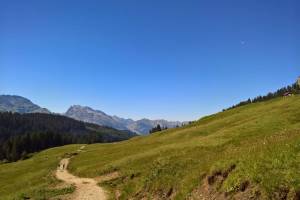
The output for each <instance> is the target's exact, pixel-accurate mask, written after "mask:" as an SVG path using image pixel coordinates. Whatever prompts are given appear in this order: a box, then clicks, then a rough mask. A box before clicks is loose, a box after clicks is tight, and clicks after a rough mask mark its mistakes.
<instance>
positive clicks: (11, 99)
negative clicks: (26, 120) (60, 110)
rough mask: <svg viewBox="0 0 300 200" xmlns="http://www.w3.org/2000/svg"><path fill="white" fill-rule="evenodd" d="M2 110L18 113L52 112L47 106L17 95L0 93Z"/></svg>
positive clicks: (0, 107)
mask: <svg viewBox="0 0 300 200" xmlns="http://www.w3.org/2000/svg"><path fill="white" fill-rule="evenodd" d="M0 111H2V112H17V113H51V112H50V111H49V110H48V109H46V108H41V107H40V106H38V105H36V104H34V103H32V102H31V101H30V100H29V99H26V98H24V97H21V96H17V95H0Z"/></svg>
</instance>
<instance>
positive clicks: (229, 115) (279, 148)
mask: <svg viewBox="0 0 300 200" xmlns="http://www.w3.org/2000/svg"><path fill="white" fill-rule="evenodd" d="M232 164H235V165H236V168H235V169H234V170H233V171H232V172H231V173H230V174H229V176H228V178H227V179H226V180H225V182H224V183H223V184H222V185H221V188H220V190H221V191H227V192H230V191H236V190H238V188H239V186H240V184H241V183H243V182H244V181H249V182H250V185H251V186H252V187H254V186H257V187H259V190H260V191H261V192H262V193H263V195H265V197H266V198H270V195H274V194H276V192H277V191H280V190H282V189H285V188H288V189H289V190H290V193H291V192H292V191H295V190H298V189H300V171H299V168H300V96H294V97H290V98H278V99H274V100H271V101H267V102H263V103H256V104H250V105H247V106H243V107H239V108H236V109H233V110H229V111H225V112H222V113H218V114H215V115H212V116H209V117H205V118H203V119H201V120H199V121H197V122H195V123H194V124H192V125H189V126H185V127H182V128H178V129H171V130H167V131H163V132H159V133H156V134H153V135H151V136H146V137H137V138H133V139H131V140H129V141H124V142H120V143H114V144H93V145H89V146H88V147H87V152H86V153H84V154H80V155H79V156H77V157H76V158H75V159H73V161H72V162H71V166H70V169H71V171H73V172H74V173H75V174H77V175H79V176H88V177H94V176H98V175H101V174H105V173H108V172H111V171H115V170H117V171H119V172H120V173H121V176H122V177H121V178H119V179H117V180H115V181H111V182H108V183H107V185H106V186H107V187H108V188H110V189H113V188H114V189H115V188H117V189H118V190H119V191H121V198H122V199H127V198H129V197H134V198H137V199H139V198H141V197H142V195H145V194H146V195H148V197H149V198H150V199H151V198H153V197H154V196H155V195H157V196H163V195H166V194H167V193H168V192H169V191H171V188H172V191H173V193H174V197H175V198H176V199H183V198H186V197H187V196H189V195H190V194H191V193H192V192H193V190H194V189H195V188H197V187H199V185H201V182H202V180H203V179H204V178H203V177H205V176H206V175H209V174H212V173H213V171H216V170H224V169H227V168H228V167H229V166H231V165H232Z"/></svg>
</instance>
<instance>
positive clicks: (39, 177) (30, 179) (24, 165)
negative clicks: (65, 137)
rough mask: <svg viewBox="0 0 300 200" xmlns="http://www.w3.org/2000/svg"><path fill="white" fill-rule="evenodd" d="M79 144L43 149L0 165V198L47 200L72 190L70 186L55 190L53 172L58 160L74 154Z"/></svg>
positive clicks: (8, 199) (3, 199)
mask: <svg viewBox="0 0 300 200" xmlns="http://www.w3.org/2000/svg"><path fill="white" fill-rule="evenodd" d="M80 146H81V145H68V146H64V147H57V148H52V149H48V150H45V151H43V152H40V153H38V154H35V155H34V156H33V157H32V158H30V159H27V160H23V161H18V162H14V163H7V164H0V199H1V200H12V199H26V198H25V197H27V198H29V197H30V198H33V199H35V200H42V199H48V198H50V197H52V196H57V195H60V194H66V193H70V192H72V191H73V188H72V187H70V186H66V187H59V188H57V187H56V186H57V185H58V184H59V181H58V180H56V179H55V178H54V174H53V172H54V170H55V169H56V167H57V164H58V163H59V161H60V159H61V158H62V157H63V156H64V155H65V154H66V153H71V152H74V151H76V150H77V149H78V148H79V147H80Z"/></svg>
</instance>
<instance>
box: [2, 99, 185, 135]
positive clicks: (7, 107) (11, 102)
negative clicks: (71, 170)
mask: <svg viewBox="0 0 300 200" xmlns="http://www.w3.org/2000/svg"><path fill="white" fill-rule="evenodd" d="M0 111H2V112H18V113H51V112H50V111H49V110H48V109H46V108H41V107H40V106H38V105H36V104H34V103H32V102H31V101H30V100H29V99H26V98H24V97H21V96H16V95H0ZM62 115H65V116H67V117H70V118H73V119H76V120H80V121H83V122H89V123H94V124H98V125H101V126H107V127H112V128H115V129H119V130H130V131H132V132H135V133H137V134H141V135H144V134H148V133H149V130H150V129H152V128H153V127H155V126H157V125H158V124H159V125H160V126H162V127H168V128H173V127H176V126H180V125H182V122H179V121H167V120H163V119H160V120H150V119H141V120H136V121H135V120H132V119H125V118H121V117H118V116H115V115H114V116H111V115H108V114H106V113H104V112H103V111H100V110H95V109H93V108H90V107H87V106H80V105H73V106H71V107H70V108H69V109H68V110H67V112H66V113H62Z"/></svg>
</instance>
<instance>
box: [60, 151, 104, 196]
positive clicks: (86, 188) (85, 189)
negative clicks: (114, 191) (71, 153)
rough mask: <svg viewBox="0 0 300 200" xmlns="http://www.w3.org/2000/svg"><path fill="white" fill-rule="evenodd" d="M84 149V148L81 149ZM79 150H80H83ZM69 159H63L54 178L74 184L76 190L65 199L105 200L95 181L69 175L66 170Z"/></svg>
mask: <svg viewBox="0 0 300 200" xmlns="http://www.w3.org/2000/svg"><path fill="white" fill-rule="evenodd" d="M83 148H84V147H83ZM83 148H81V149H83ZM69 161H70V158H64V159H62V160H61V161H60V164H59V166H58V168H57V170H56V177H57V178H58V179H59V180H62V181H64V182H66V183H68V184H74V185H75V187H76V189H75V191H74V193H72V194H71V195H70V196H69V197H68V198H66V199H72V200H106V199H107V195H106V193H105V191H104V190H103V189H102V188H101V187H99V186H98V185H97V181H96V180H94V179H92V178H80V177H77V176H74V175H73V174H71V173H70V172H69V171H68V170H67V167H68V164H69Z"/></svg>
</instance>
